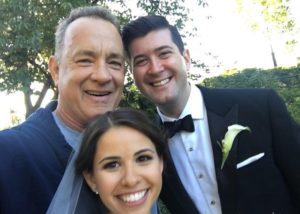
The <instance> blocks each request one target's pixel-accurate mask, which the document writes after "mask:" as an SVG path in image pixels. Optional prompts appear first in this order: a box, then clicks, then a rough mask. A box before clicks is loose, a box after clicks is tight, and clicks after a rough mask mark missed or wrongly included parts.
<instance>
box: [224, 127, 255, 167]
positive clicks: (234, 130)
mask: <svg viewBox="0 0 300 214" xmlns="http://www.w3.org/2000/svg"><path fill="white" fill-rule="evenodd" d="M244 130H248V131H249V132H251V129H250V128H249V127H248V126H241V125H238V124H234V125H231V126H228V131H227V132H226V134H225V137H224V139H223V140H222V142H221V143H220V142H219V141H218V144H219V145H220V147H221V149H222V164H221V169H223V166H224V164H225V161H226V159H227V157H228V154H229V152H230V150H231V148H232V144H233V141H234V139H235V137H236V136H237V135H238V134H239V133H240V132H241V131H244Z"/></svg>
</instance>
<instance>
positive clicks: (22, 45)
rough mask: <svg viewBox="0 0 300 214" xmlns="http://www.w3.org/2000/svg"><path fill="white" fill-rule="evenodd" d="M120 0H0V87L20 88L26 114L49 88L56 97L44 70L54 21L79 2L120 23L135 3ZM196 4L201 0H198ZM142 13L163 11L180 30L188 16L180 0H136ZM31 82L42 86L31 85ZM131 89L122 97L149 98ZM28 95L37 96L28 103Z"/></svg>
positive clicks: (129, 16) (51, 49)
mask: <svg viewBox="0 0 300 214" xmlns="http://www.w3.org/2000/svg"><path fill="white" fill-rule="evenodd" d="M127 2H128V1H125V0H85V1H83V0H0V32H1V35H0V49H1V52H0V90H1V91H6V92H8V93H13V92H16V91H22V92H23V94H24V96H25V105H26V112H27V113H26V115H27V116H28V115H30V113H31V112H33V111H35V110H36V108H38V107H39V106H40V104H41V102H42V100H43V99H44V96H45V94H46V91H47V90H48V89H51V90H53V91H54V92H55V93H54V94H55V96H57V93H58V92H57V90H56V88H55V87H54V84H53V82H52V79H51V76H50V74H49V73H48V66H47V64H48V59H49V57H50V56H51V55H52V54H53V52H54V31H55V27H56V25H57V23H58V21H59V20H60V19H61V18H63V17H65V16H66V15H67V14H68V13H69V12H70V10H71V9H73V8H76V7H79V6H88V5H99V6H102V7H105V8H109V9H111V10H112V12H113V14H115V15H116V16H117V17H118V19H119V21H120V24H121V25H124V24H126V23H127V22H128V21H129V20H131V19H133V18H135V17H136V16H135V15H134V12H136V11H134V10H135V8H134V9H133V8H129V7H128V3H127ZM198 5H199V6H203V5H205V3H204V2H203V1H202V0H198ZM136 6H137V8H138V10H140V11H142V12H143V14H161V15H165V16H168V18H170V20H171V21H172V23H175V24H176V25H177V27H178V28H179V29H182V28H183V27H184V25H185V23H186V21H187V20H188V19H190V17H189V11H188V9H187V7H186V6H185V1H184V0H179V1H178V0H160V1H158V0H136ZM33 83H39V84H40V85H42V86H43V87H42V89H41V90H36V89H35V87H34V84H33ZM125 90H127V91H125V92H124V94H126V93H128V91H129V92H130V93H131V94H132V95H131V96H130V97H129V98H128V99H127V100H128V101H130V102H135V101H137V102H140V103H138V104H136V103H132V104H131V105H138V107H140V108H144V106H145V105H146V104H147V106H148V103H147V102H144V101H141V98H139V95H138V92H136V91H135V90H136V89H135V88H133V87H129V88H128V89H125ZM32 95H36V96H38V99H37V102H36V103H32V101H31V97H32Z"/></svg>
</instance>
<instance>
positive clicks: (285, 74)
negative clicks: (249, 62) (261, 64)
mask: <svg viewBox="0 0 300 214" xmlns="http://www.w3.org/2000/svg"><path fill="white" fill-rule="evenodd" d="M202 84H203V85H204V86H206V87H217V88H272V89H274V90H276V91H277V92H278V94H279V95H280V96H281V97H282V98H283V99H284V101H285V104H286V106H287V108H288V111H289V112H290V114H291V115H292V116H293V117H294V118H295V120H296V121H297V122H298V123H300V66H297V67H292V68H274V69H269V70H262V69H256V68H253V69H245V70H242V71H237V70H233V71H227V72H225V73H224V74H223V75H221V76H218V77H213V78H207V79H205V80H204V81H203V82H202Z"/></svg>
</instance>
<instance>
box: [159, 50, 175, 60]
mask: <svg viewBox="0 0 300 214" xmlns="http://www.w3.org/2000/svg"><path fill="white" fill-rule="evenodd" d="M171 54H172V52H171V51H164V52H161V53H160V54H159V57H160V58H162V59H166V58H168V57H169V56H170V55H171Z"/></svg>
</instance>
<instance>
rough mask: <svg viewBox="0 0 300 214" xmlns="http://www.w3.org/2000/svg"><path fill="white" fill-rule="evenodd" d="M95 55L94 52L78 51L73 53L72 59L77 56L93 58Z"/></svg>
mask: <svg viewBox="0 0 300 214" xmlns="http://www.w3.org/2000/svg"><path fill="white" fill-rule="evenodd" d="M95 55H96V53H95V52H94V51H91V50H80V51H75V52H74V53H73V55H72V56H73V57H77V56H95Z"/></svg>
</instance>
